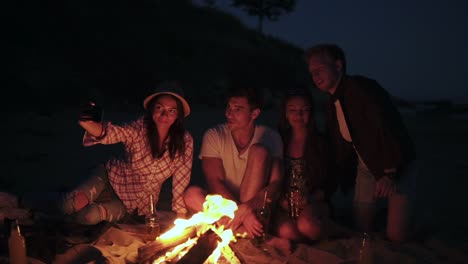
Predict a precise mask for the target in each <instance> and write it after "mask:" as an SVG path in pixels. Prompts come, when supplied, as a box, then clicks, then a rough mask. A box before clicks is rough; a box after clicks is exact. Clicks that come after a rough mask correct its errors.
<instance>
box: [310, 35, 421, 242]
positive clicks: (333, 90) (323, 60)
mask: <svg viewBox="0 0 468 264" xmlns="http://www.w3.org/2000/svg"><path fill="white" fill-rule="evenodd" d="M306 59H307V62H308V66H309V72H310V73H311V75H312V79H313V81H314V83H315V85H316V86H317V87H318V88H319V89H320V90H321V91H322V92H324V93H328V94H329V95H330V100H329V103H328V105H327V130H328V133H329V134H328V136H329V138H330V140H331V146H332V148H333V152H334V159H335V163H336V167H335V168H337V170H338V171H337V173H338V177H339V179H340V185H341V187H342V189H343V190H344V191H346V190H349V189H350V187H352V186H353V185H354V202H353V204H354V206H353V208H354V218H355V222H356V223H355V224H356V225H357V227H358V228H359V229H360V230H361V231H364V232H368V231H372V228H373V224H374V218H375V212H376V206H375V205H376V200H377V199H378V198H384V199H386V200H387V201H388V211H387V236H388V238H389V239H390V240H392V241H404V240H405V239H406V238H407V233H408V225H409V223H410V212H411V203H412V201H413V200H414V194H415V184H414V181H415V177H416V170H415V150H414V146H413V142H412V140H411V139H410V137H409V134H408V131H407V129H406V127H405V125H404V123H403V121H402V118H401V116H400V113H399V112H398V110H397V108H396V107H395V106H394V105H393V103H392V100H391V96H390V95H389V94H388V93H387V92H386V91H385V90H384V89H383V88H382V87H381V86H380V85H379V84H378V83H377V82H376V81H375V80H372V79H369V78H366V77H364V76H350V75H347V74H346V58H345V55H344V52H343V50H342V49H341V48H340V47H338V46H336V45H333V44H321V45H317V46H314V47H312V48H310V49H309V50H307V52H306Z"/></svg>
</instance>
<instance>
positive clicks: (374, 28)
mask: <svg viewBox="0 0 468 264" xmlns="http://www.w3.org/2000/svg"><path fill="white" fill-rule="evenodd" d="M193 2H194V3H196V4H198V5H204V4H203V3H204V2H203V1H201V0H193ZM230 2H231V1H228V0H217V1H215V7H216V8H217V9H218V10H221V11H224V12H227V13H230V14H232V15H233V16H235V17H238V18H239V19H240V20H241V21H242V22H243V23H244V25H246V26H247V27H249V28H252V29H256V26H257V20H256V18H255V17H251V16H248V15H247V14H245V12H243V11H242V10H240V9H238V8H234V7H232V6H230ZM466 11H468V2H452V1H441V0H435V1H433V2H431V3H428V2H427V1H422V0H420V1H410V2H407V1H404V2H402V1H392V2H375V1H371V0H362V1H358V2H355V1H353V2H342V1H338V0H328V1H322V2H320V1H319V2H316V1H307V0H297V4H296V8H295V10H294V11H293V12H291V13H288V14H284V15H282V16H280V17H279V20H278V21H274V22H272V21H268V20H265V21H264V26H263V29H264V33H265V34H267V35H271V36H273V37H276V38H279V39H281V40H284V41H287V42H289V43H291V44H293V45H296V46H298V47H300V48H303V49H306V48H308V47H310V46H312V45H314V44H318V43H324V42H328V43H336V44H338V45H340V46H341V47H342V48H343V49H344V51H345V53H346V56H347V61H348V69H349V73H350V74H361V75H365V76H367V77H369V78H373V79H375V80H376V81H378V82H379V83H380V84H381V85H382V86H383V87H384V88H385V89H387V91H388V92H389V93H391V94H392V95H393V96H396V97H399V98H402V99H405V100H409V101H420V100H424V101H427V100H450V101H452V102H456V103H468V87H464V86H466V85H465V82H464V76H468V67H467V66H466V65H465V63H464V62H465V61H468V49H466V46H468V34H466V28H465V26H466V25H467V24H468V16H466V15H465V14H466ZM463 21H465V22H463ZM317 25H323V26H317Z"/></svg>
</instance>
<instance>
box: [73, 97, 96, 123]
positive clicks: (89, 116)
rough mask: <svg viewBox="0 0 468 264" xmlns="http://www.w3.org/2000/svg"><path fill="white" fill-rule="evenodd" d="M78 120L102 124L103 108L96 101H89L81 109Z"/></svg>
mask: <svg viewBox="0 0 468 264" xmlns="http://www.w3.org/2000/svg"><path fill="white" fill-rule="evenodd" d="M78 119H79V120H80V121H94V122H98V123H99V122H101V120H102V108H101V106H99V105H98V104H97V103H96V102H94V101H88V102H86V104H85V105H84V106H82V107H81V109H80V114H79V117H78Z"/></svg>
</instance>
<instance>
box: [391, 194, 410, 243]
mask: <svg viewBox="0 0 468 264" xmlns="http://www.w3.org/2000/svg"><path fill="white" fill-rule="evenodd" d="M410 213H411V202H410V200H409V198H408V196H407V195H404V194H394V195H392V196H391V197H390V198H389V199H388V215H387V236H388V238H389V239H390V240H391V241H394V242H403V241H405V240H406V239H407V236H408V230H409V229H408V228H409V225H410Z"/></svg>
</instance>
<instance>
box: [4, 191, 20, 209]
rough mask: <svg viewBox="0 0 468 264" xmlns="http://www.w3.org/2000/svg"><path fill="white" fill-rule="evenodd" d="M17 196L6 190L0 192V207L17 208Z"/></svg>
mask: <svg viewBox="0 0 468 264" xmlns="http://www.w3.org/2000/svg"><path fill="white" fill-rule="evenodd" d="M17 207H18V198H17V197H16V196H15V195H13V194H11V193H7V192H0V208H17Z"/></svg>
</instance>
